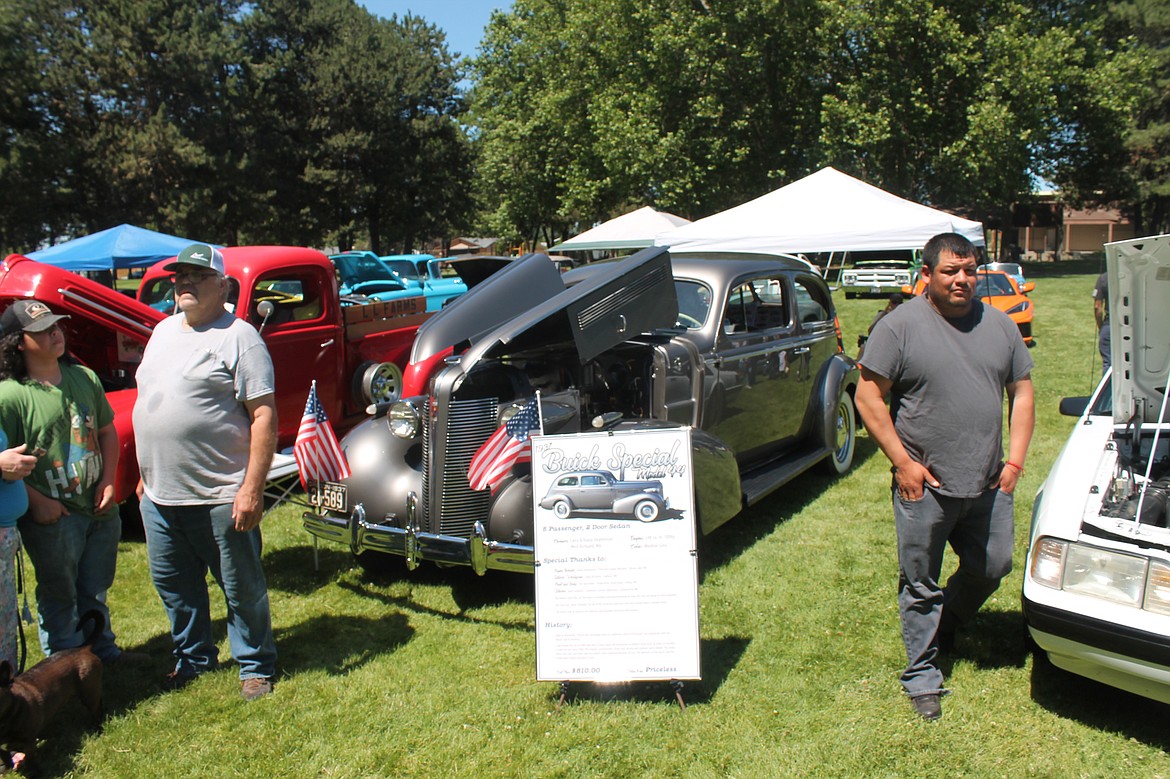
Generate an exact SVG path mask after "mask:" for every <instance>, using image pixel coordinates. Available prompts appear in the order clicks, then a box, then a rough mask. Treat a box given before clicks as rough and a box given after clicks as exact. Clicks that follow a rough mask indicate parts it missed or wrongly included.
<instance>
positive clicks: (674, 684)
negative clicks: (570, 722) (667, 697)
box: [557, 679, 687, 711]
mask: <svg viewBox="0 0 1170 779" xmlns="http://www.w3.org/2000/svg"><path fill="white" fill-rule="evenodd" d="M569 684H570V682H569V680H568V679H565V680H563V681H562V682H561V683H560V687H559V691H560V694H559V695H558V696H557V711H560V710H561V707H562V706H564V705H565V699H566V698H568V697H569ZM670 689H672V690H674V699H675V701H677V702H678V708H679V711H686V710H687V704H686V701H684V700H683V696H682V690H683V683H682V682H681V681H679V680H678V679H671V680H670Z"/></svg>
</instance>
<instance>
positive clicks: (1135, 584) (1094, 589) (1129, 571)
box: [1028, 538, 1170, 614]
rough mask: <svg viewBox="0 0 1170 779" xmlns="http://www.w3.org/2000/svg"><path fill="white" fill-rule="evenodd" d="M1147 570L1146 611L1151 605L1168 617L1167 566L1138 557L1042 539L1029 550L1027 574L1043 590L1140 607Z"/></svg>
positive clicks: (1169, 577) (1169, 580)
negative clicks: (1029, 558)
mask: <svg viewBox="0 0 1170 779" xmlns="http://www.w3.org/2000/svg"><path fill="white" fill-rule="evenodd" d="M1147 568H1150V569H1151V570H1150V585H1151V592H1150V595H1149V598H1147V599H1146V600H1147V604H1148V605H1147V608H1149V607H1150V605H1152V606H1153V607H1154V608H1152V609H1151V610H1153V611H1164V613H1167V614H1170V567H1167V566H1166V565H1164V564H1162V563H1151V561H1150V560H1149V559H1148V558H1145V557H1141V556H1139V555H1131V554H1124V553H1122V552H1114V551H1112V550H1109V549H1100V548H1098V547H1095V546H1084V545H1082V544H1070V543H1067V542H1064V541H1059V540H1057V539H1055V538H1041V539H1040V540H1039V541H1037V542H1036V545H1035V546H1034V547H1033V548H1032V564H1031V569H1030V570H1029V572H1028V573H1029V575H1030V576H1031V577H1032V580H1033V581H1035V582H1036V583H1037V584H1043V585H1044V586H1045V587H1052V588H1053V589H1056V590H1065V591H1067V592H1075V593H1079V594H1081V595H1088V596H1089V597H1092V598H1100V599H1102V600H1108V601H1113V602H1114V603H1122V604H1125V605H1127V606H1136V607H1138V608H1141V607H1142V602H1143V596H1144V594H1145V590H1146V569H1147ZM1156 571H1157V575H1156ZM1155 590H1156V592H1155Z"/></svg>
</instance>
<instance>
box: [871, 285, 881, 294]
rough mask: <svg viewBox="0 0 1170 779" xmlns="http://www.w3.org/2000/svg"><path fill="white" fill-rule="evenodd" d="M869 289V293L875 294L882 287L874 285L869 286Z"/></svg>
mask: <svg viewBox="0 0 1170 779" xmlns="http://www.w3.org/2000/svg"><path fill="white" fill-rule="evenodd" d="M869 291H870V292H871V293H873V294H874V295H876V294H878V293H879V292H881V291H882V288H881V287H879V286H876V285H875V286H872V287H870V288H869Z"/></svg>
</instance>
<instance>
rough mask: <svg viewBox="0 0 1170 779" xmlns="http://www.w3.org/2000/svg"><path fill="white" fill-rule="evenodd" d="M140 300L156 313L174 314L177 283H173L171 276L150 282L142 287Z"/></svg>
mask: <svg viewBox="0 0 1170 779" xmlns="http://www.w3.org/2000/svg"><path fill="white" fill-rule="evenodd" d="M139 300H141V301H142V302H143V303H145V304H146V305H148V306H150V307H151V308H153V309H154V310H155V311H161V312H163V313H164V314H173V313H174V311H175V283H174V282H173V281H171V279H170V277H169V276H164V277H163V278H159V279H153V280H151V281H148V282H147V283H146V284H144V285H143V287H142V292H141V294H140V295H139Z"/></svg>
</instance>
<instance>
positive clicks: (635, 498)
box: [540, 471, 667, 522]
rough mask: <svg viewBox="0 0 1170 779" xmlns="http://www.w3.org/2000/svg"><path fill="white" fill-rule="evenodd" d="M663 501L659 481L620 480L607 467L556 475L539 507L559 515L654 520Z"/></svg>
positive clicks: (663, 506)
mask: <svg viewBox="0 0 1170 779" xmlns="http://www.w3.org/2000/svg"><path fill="white" fill-rule="evenodd" d="M666 503H667V501H666V499H665V498H664V497H663V495H662V482H660V481H622V480H620V479H618V478H617V477H615V476H614V475H613V474H612V473H610V472H609V471H578V472H572V473H567V474H565V475H563V476H558V477H557V479H556V480H555V481H554V482H553V485H552V486H551V487H549V490H548V493H547V494H546V495H545V496H544V497H543V498H541V500H540V507H541V508H543V509H551V510H552V512H553V514H555V515H556V516H557V518H558V519H568V518H569V517H579V516H615V517H622V518H628V519H637V520H640V521H642V522H653V521H654V520H656V519H658V517H659V515H660V514H661V513H662V510H663V509H664V508H666Z"/></svg>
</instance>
